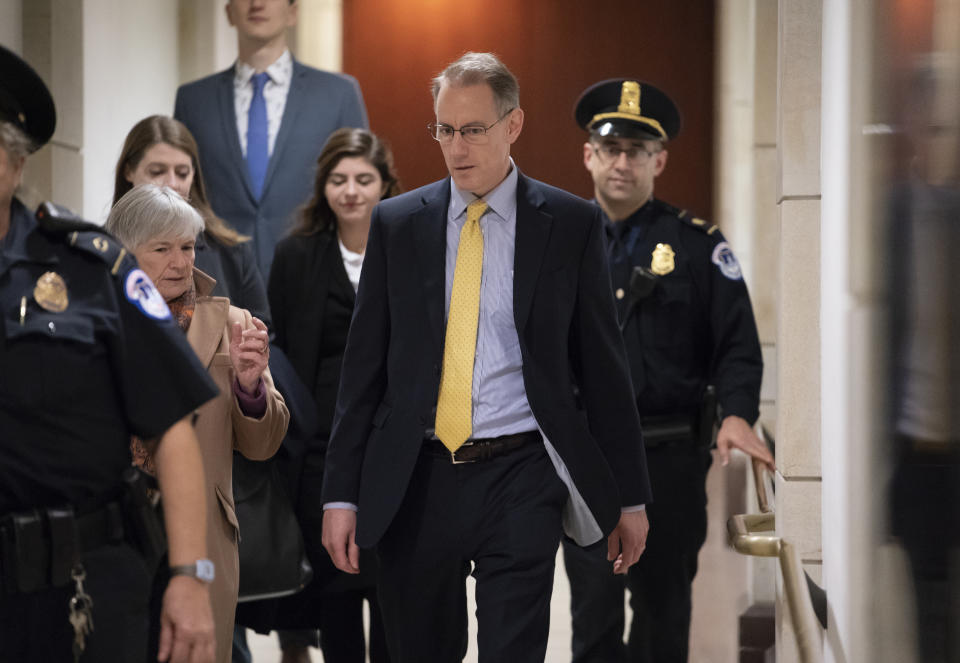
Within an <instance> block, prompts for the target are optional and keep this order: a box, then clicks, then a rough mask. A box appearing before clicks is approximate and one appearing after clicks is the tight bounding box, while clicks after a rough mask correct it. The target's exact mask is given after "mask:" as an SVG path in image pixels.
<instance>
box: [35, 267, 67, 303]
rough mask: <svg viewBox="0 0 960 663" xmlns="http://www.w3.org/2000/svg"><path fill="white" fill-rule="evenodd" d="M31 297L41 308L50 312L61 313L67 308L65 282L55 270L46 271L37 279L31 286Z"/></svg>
mask: <svg viewBox="0 0 960 663" xmlns="http://www.w3.org/2000/svg"><path fill="white" fill-rule="evenodd" d="M33 298H34V300H36V302H37V304H39V305H40V306H41V307H42V308H44V309H45V310H47V311H50V312H51V313H63V312H64V311H66V310H67V306H68V305H69V303H70V302H69V300H68V299H67V284H66V282H65V281H64V280H63V277H62V276H60V275H59V274H57V273H56V272H47V273H46V274H44V275H43V276H41V277H40V278H38V279H37V284H36V285H35V286H33Z"/></svg>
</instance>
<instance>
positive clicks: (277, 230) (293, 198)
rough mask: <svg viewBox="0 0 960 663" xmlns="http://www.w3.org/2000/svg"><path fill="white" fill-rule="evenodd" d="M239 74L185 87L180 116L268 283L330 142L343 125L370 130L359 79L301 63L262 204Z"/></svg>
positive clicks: (216, 207) (217, 196)
mask: <svg viewBox="0 0 960 663" xmlns="http://www.w3.org/2000/svg"><path fill="white" fill-rule="evenodd" d="M233 77H234V68H233V67H230V68H229V69H226V70H224V71H221V72H220V73H218V74H214V75H212V76H208V77H206V78H202V79H200V80H198V81H194V82H192V83H187V84H186V85H182V86H180V89H179V90H177V101H176V105H175V109H174V113H173V115H174V117H176V118H177V119H178V120H180V121H181V122H183V123H184V124H185V125H187V128H188V129H190V132H191V133H192V134H193V136H194V138H196V139H197V144H198V145H199V147H200V165H201V168H202V169H203V177H204V181H205V183H206V185H207V193H208V195H209V197H210V204H211V205H212V206H213V211H214V212H216V213H217V214H218V215H219V216H220V217H222V218H223V219H225V220H227V221H228V222H229V223H230V224H231V225H232V226H233V227H234V228H236V229H237V230H238V231H239V232H241V233H243V234H245V235H250V236H251V237H253V247H254V253H255V254H256V257H257V264H258V266H259V267H260V272H261V273H262V274H263V277H264V279H267V278H268V277H269V274H270V264H271V262H272V261H273V249H274V247H275V246H276V243H277V242H278V241H279V240H280V238H281V237H283V235H284V234H285V233H286V231H287V229H288V228H289V226H290V224H291V220H292V217H293V213H294V211H295V210H296V209H297V207H298V206H300V205H302V204H303V203H305V202H306V201H307V199H308V198H309V196H310V192H311V191H312V190H313V177H314V171H315V166H316V160H317V157H318V156H319V155H320V151H321V150H322V149H323V145H324V143H325V142H326V141H327V137H328V136H329V135H330V134H331V133H333V132H334V131H336V130H337V129H339V128H341V127H366V126H367V114H366V110H365V108H364V105H363V99H362V97H361V95H360V87H359V86H358V85H357V81H356V79H354V78H352V77H350V76H346V75H342V74H333V73H329V72H326V71H320V70H318V69H313V68H311V67H307V66H304V65H302V64H300V63H299V62H296V61H294V63H293V76H292V79H291V81H290V92H289V95H288V96H287V104H286V107H285V108H284V112H283V119H282V121H281V122H280V131H279V133H278V134H277V141H276V144H275V145H274V148H273V154H271V156H270V163H269V165H268V166H267V175H266V179H265V180H264V184H263V194H262V196H261V198H260V200H256V199H254V197H253V191H252V187H251V184H250V177H249V175H248V174H247V166H246V162H245V161H244V158H243V152H241V150H240V138H239V136H238V135H237V120H236V112H235V111H234V102H233Z"/></svg>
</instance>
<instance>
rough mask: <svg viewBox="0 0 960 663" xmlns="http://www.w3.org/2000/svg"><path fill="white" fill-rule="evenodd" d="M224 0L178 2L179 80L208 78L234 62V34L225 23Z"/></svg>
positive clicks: (235, 54) (187, 0)
mask: <svg viewBox="0 0 960 663" xmlns="http://www.w3.org/2000/svg"><path fill="white" fill-rule="evenodd" d="M226 4H227V3H226V2H225V0H180V6H179V19H178V20H179V28H178V29H179V35H178V36H179V39H178V43H179V54H178V56H179V81H180V83H187V82H189V81H193V80H196V79H198V78H202V77H204V76H209V75H210V74H212V73H214V72H217V71H222V70H223V69H226V68H227V67H229V66H230V65H231V64H233V62H234V60H236V59H237V33H236V31H235V30H234V29H233V28H232V27H231V26H230V23H229V21H227V13H226V11H225V10H224V7H225V6H226Z"/></svg>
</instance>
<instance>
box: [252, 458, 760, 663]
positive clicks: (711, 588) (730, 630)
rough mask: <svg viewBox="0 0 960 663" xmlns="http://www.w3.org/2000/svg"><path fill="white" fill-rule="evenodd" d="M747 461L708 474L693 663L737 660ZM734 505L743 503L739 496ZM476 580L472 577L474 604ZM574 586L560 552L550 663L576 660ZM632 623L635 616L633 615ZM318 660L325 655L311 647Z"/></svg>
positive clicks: (258, 646) (272, 646)
mask: <svg viewBox="0 0 960 663" xmlns="http://www.w3.org/2000/svg"><path fill="white" fill-rule="evenodd" d="M744 468H745V463H743V462H736V461H735V462H731V464H730V466H729V467H727V468H721V467H720V466H719V463H717V462H715V463H714V464H713V467H712V468H711V470H710V474H709V476H708V477H707V494H708V496H709V505H708V511H709V530H708V534H707V542H706V544H705V545H704V547H703V549H702V550H701V551H700V572H699V573H698V574H697V578H696V580H695V581H694V587H693V597H694V598H693V602H694V615H693V620H692V624H691V636H690V663H724V662H730V663H733V662H734V661H736V660H737V653H736V652H737V615H739V614H740V612H742V611H743V609H744V608H745V607H746V564H745V562H744V559H743V558H742V557H739V556H738V555H737V554H736V553H734V552H733V551H731V550H730V549H729V548H728V547H727V545H726V539H725V526H726V521H727V517H728V516H729V515H730V514H731V513H733V511H732V509H738V508H740V505H739V504H731V503H730V502H731V498H730V495H737V494H738V493H741V492H742V486H743V481H744V480H745V469H744ZM732 501H733V502H734V503H736V502H739V499H737V498H736V497H734V498H732ZM472 585H473V580H472V579H470V580H469V581H468V593H469V598H470V601H471V605H472V597H473V586H472ZM569 606H570V586H569V583H568V582H567V577H566V574H565V573H564V571H563V559H562V553H560V554H558V555H557V572H556V576H555V583H554V590H553V602H552V604H551V621H550V640H549V642H548V643H547V657H546V663H569V661H570V609H569ZM469 612H470V615H471V621H470V635H471V637H470V648H469V649H468V651H467V657H466V658H465V659H464V661H465V663H476V661H477V650H476V637H475V634H476V622H475V620H474V619H473V612H474V611H473V608H472V607H471V609H470V611H469ZM628 622H629V619H628ZM248 639H249V643H250V649H251V652H252V653H253V660H254V663H277V662H278V661H279V660H280V653H279V650H278V646H277V640H276V635H275V634H271V635H270V636H261V635H257V634H255V633H253V632H252V631H251V632H248ZM311 655H312V660H313V663H321V662H322V661H323V656H322V655H321V654H320V652H319V651H317V650H315V649H314V650H311Z"/></svg>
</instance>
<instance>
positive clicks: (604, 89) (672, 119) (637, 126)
mask: <svg viewBox="0 0 960 663" xmlns="http://www.w3.org/2000/svg"><path fill="white" fill-rule="evenodd" d="M573 113H574V117H575V118H576V120H577V124H579V125H580V126H581V127H583V128H584V129H586V130H587V131H590V132H591V133H595V134H598V135H600V136H619V137H621V138H640V139H645V140H646V139H651V138H660V139H668V138H674V137H676V135H677V134H678V133H680V111H678V110H677V106H676V104H674V103H673V100H672V99H670V97H668V96H667V95H666V93H665V92H663V91H662V90H660V89H659V88H656V87H654V86H653V85H650V84H649V83H644V82H642V81H640V80H637V79H629V78H611V79H610V80H606V81H600V82H599V83H595V84H593V85H591V86H590V87H588V88H587V89H586V90H584V91H583V94H581V95H580V99H578V100H577V105H576V107H575V108H574V111H573Z"/></svg>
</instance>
